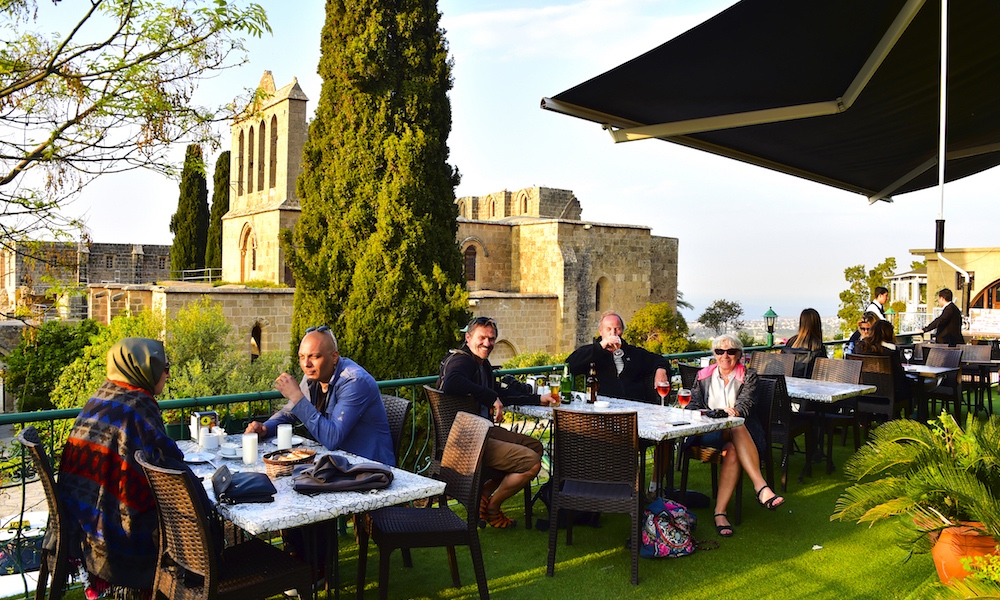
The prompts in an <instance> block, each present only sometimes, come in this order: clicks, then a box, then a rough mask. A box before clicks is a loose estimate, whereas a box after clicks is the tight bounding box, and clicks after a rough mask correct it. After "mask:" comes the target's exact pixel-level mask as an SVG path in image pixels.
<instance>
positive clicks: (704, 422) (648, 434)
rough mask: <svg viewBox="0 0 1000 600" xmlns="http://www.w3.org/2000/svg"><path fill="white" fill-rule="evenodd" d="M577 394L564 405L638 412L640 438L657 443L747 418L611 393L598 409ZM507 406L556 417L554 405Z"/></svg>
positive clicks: (585, 409) (734, 424) (539, 416)
mask: <svg viewBox="0 0 1000 600" xmlns="http://www.w3.org/2000/svg"><path fill="white" fill-rule="evenodd" d="M573 395H574V398H573V402H572V403H570V404H563V405H561V406H560V408H562V409H565V410H574V411H583V412H633V411H634V412H635V413H636V417H637V419H638V424H639V437H641V438H642V439H644V440H651V441H654V442H659V441H662V440H670V439H676V438H682V437H687V436H691V435H700V434H703V433H709V432H711V431H717V430H719V429H730V428H732V427H738V426H740V425H742V424H743V417H729V418H726V419H710V418H708V417H706V416H703V415H702V414H701V412H700V411H697V410H684V409H681V408H678V407H673V406H660V405H658V404H647V403H645V402H635V401H632V400H622V399H620V398H611V397H607V396H598V399H599V400H603V401H605V402H607V403H608V407H607V408H595V407H594V405H593V404H587V403H586V401H585V400H584V395H583V394H582V393H580V392H573ZM504 408H505V409H506V410H508V411H510V412H512V413H515V414H519V415H523V416H526V417H534V418H536V419H550V418H552V407H551V406H506V407H504Z"/></svg>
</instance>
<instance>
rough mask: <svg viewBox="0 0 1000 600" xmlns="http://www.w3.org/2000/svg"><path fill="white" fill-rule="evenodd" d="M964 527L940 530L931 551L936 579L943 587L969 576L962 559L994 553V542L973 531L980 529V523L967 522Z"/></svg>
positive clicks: (988, 537) (995, 543)
mask: <svg viewBox="0 0 1000 600" xmlns="http://www.w3.org/2000/svg"><path fill="white" fill-rule="evenodd" d="M965 525H967V526H956V527H949V528H947V529H944V530H942V531H941V535H940V537H938V540H937V543H936V544H934V547H933V548H932V549H931V556H932V557H933V558H934V567H935V568H936V569H937V574H938V578H939V579H940V580H941V583H943V584H945V585H948V584H949V583H950V582H951V580H952V579H964V578H965V576H966V575H968V574H969V572H968V571H966V570H965V569H964V568H963V567H962V559H963V558H969V557H972V556H984V555H986V554H992V553H994V552H996V546H997V542H996V540H994V539H993V538H992V537H990V536H988V535H983V534H981V533H979V532H977V531H975V530H974V529H973V527H979V528H982V526H983V524H982V523H975V522H967V523H965Z"/></svg>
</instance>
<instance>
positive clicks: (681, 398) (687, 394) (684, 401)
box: [677, 388, 691, 408]
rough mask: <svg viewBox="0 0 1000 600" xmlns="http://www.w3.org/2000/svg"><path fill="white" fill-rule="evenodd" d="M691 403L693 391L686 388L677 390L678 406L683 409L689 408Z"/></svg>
mask: <svg viewBox="0 0 1000 600" xmlns="http://www.w3.org/2000/svg"><path fill="white" fill-rule="evenodd" d="M689 402H691V390H689V389H685V388H681V389H679V390H677V404H678V405H679V406H680V407H681V408H687V405H688V403H689Z"/></svg>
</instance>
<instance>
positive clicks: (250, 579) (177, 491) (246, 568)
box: [135, 450, 312, 600]
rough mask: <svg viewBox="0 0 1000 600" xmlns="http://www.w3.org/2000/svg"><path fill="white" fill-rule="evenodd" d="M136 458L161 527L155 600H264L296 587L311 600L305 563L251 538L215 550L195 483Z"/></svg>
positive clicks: (309, 574) (182, 474)
mask: <svg viewBox="0 0 1000 600" xmlns="http://www.w3.org/2000/svg"><path fill="white" fill-rule="evenodd" d="M135 459H136V461H137V462H138V463H139V465H140V466H142V470H143V471H144V472H145V474H146V478H147V479H148V480H149V486H150V488H151V489H152V491H153V497H155V498H156V512H157V514H158V515H159V522H160V527H159V530H160V547H159V551H158V553H157V568H156V576H155V578H154V581H153V594H154V596H156V597H159V596H164V597H166V598H167V599H168V600H198V599H205V600H207V599H209V598H212V599H213V600H224V599H232V600H243V599H245V598H260V599H261V600H263V599H264V598H269V597H271V596H274V595H277V594H281V593H282V592H283V591H284V590H288V589H291V588H295V589H297V590H298V591H299V593H300V594H302V595H303V597H305V598H312V569H311V568H310V567H309V565H308V564H306V563H304V562H302V561H300V560H299V559H297V558H295V557H293V556H291V555H290V554H287V553H285V552H282V551H281V550H279V549H278V548H275V547H274V546H272V545H270V544H268V543H267V542H265V541H263V540H261V539H258V538H255V537H252V538H250V539H249V540H248V541H245V542H243V543H241V544H236V545H235V546H230V547H228V548H218V547H216V545H215V544H216V543H215V540H214V539H213V536H212V535H211V533H210V532H209V526H208V520H209V518H210V517H209V516H208V515H206V514H205V509H204V507H203V506H202V503H201V502H199V501H198V493H197V490H196V489H195V487H194V486H195V485H197V483H195V480H194V478H192V477H189V476H188V474H187V473H186V472H184V471H180V470H175V469H168V468H165V467H160V466H156V465H154V464H152V463H150V461H149V458H148V457H147V456H146V454H145V453H144V452H143V451H142V450H138V451H136V453H135Z"/></svg>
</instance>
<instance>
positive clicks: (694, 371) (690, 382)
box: [677, 363, 701, 390]
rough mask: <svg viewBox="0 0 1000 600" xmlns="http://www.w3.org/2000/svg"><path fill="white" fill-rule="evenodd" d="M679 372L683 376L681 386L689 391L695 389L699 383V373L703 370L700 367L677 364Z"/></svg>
mask: <svg viewBox="0 0 1000 600" xmlns="http://www.w3.org/2000/svg"><path fill="white" fill-rule="evenodd" d="M677 370H678V372H680V375H681V386H682V387H685V388H687V389H689V390H690V389H692V388H694V384H695V382H696V381H698V371H700V370H701V367H699V366H698V365H688V364H685V363H677Z"/></svg>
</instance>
